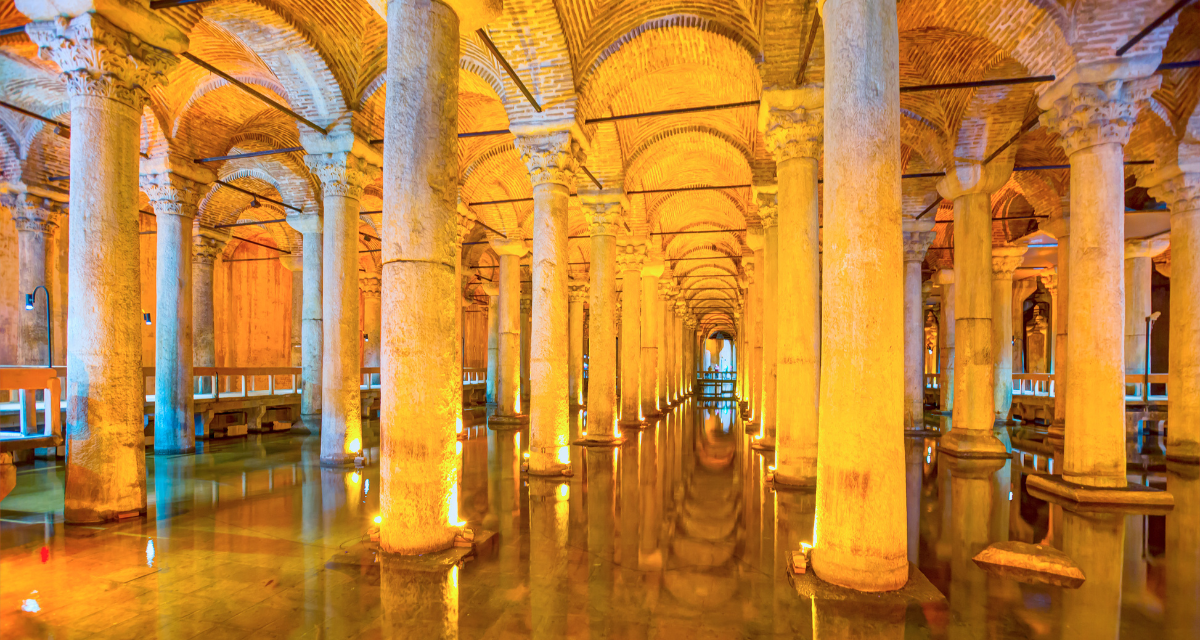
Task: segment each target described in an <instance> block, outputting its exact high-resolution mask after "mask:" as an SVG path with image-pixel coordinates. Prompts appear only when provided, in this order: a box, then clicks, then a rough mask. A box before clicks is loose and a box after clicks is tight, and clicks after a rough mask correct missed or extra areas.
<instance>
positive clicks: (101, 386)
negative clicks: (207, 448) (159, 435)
mask: <svg viewBox="0 0 1200 640" xmlns="http://www.w3.org/2000/svg"><path fill="white" fill-rule="evenodd" d="M18 9H19V10H20V11H21V12H22V13H24V14H25V15H26V16H28V17H29V19H30V20H31V21H32V22H30V23H29V24H27V25H25V33H26V34H27V35H28V36H29V39H30V40H32V41H33V42H34V43H35V44H36V45H37V46H38V54H39V55H40V56H41V57H43V58H45V59H48V60H50V61H52V62H54V63H56V64H57V65H58V66H59V68H60V69H61V70H62V78H63V80H64V81H65V82H66V85H67V95H68V96H69V98H70V108H71V134H72V135H71V178H72V180H71V183H72V184H74V185H75V188H74V189H72V190H71V201H70V211H71V213H72V214H73V217H74V219H73V220H72V221H71V224H70V227H69V229H70V231H69V233H70V238H69V240H68V242H69V246H70V252H71V256H70V282H71V288H70V291H69V292H68V296H69V298H68V305H67V307H68V308H69V309H70V314H69V315H68V317H67V336H68V337H67V340H68V345H67V346H68V351H67V360H66V362H67V388H66V392H65V394H64V395H65V397H66V398H68V402H67V426H66V437H67V446H68V450H69V451H70V455H69V456H68V457H67V480H66V491H65V496H64V513H65V516H66V521H67V522H69V523H87V522H102V521H106V520H115V519H116V518H117V517H118V516H119V515H121V514H126V513H130V512H140V513H145V511H146V455H145V450H144V448H143V443H144V437H143V433H142V413H143V405H144V403H145V400H146V399H145V395H144V394H145V390H144V388H143V382H142V355H141V353H142V341H141V328H140V326H139V325H140V323H141V317H140V313H139V309H140V308H141V305H140V304H139V302H138V296H139V291H140V289H141V287H140V285H139V281H138V278H139V275H138V259H139V256H138V222H137V216H136V215H133V212H134V211H136V210H137V201H138V146H139V144H140V142H141V135H140V131H141V116H142V107H143V106H144V105H145V103H146V101H147V99H148V93H147V91H148V90H149V89H150V88H152V87H153V86H154V85H156V84H158V83H160V82H162V81H164V80H165V76H166V72H167V69H169V68H170V67H171V66H172V65H173V64H174V63H175V62H176V59H175V57H174V55H172V54H175V53H179V52H182V51H184V50H185V49H187V46H188V40H187V37H186V36H184V34H183V33H181V32H180V31H179V30H178V29H177V28H176V27H175V26H174V25H172V24H170V23H168V22H166V21H164V20H162V19H161V18H159V17H158V16H156V15H155V14H153V13H152V12H145V13H140V12H139V13H138V14H137V15H136V18H135V16H134V13H135V12H134V11H132V10H129V9H126V8H123V7H120V6H119V7H113V8H110V10H109V11H108V12H107V15H108V17H102V16H100V15H99V14H98V13H84V14H82V15H79V16H77V17H63V16H61V15H60V8H59V7H58V6H57V5H55V4H53V3H44V2H33V1H29V0H22V1H21V2H20V3H19V4H18ZM110 20H116V21H117V22H118V23H120V24H130V25H136V27H137V28H138V33H136V34H134V33H129V32H127V31H125V30H124V29H122V28H121V27H118V26H116V24H115V23H114V22H111V21H110ZM81 398H86V402H83V401H79V400H78V399H81Z"/></svg>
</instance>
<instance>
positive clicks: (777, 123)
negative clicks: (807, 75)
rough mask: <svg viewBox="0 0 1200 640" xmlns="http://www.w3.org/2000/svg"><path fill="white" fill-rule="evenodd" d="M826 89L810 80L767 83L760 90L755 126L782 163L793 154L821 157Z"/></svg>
mask: <svg viewBox="0 0 1200 640" xmlns="http://www.w3.org/2000/svg"><path fill="white" fill-rule="evenodd" d="M824 96H825V89H824V86H823V85H820V84H811V85H805V86H803V87H795V88H788V89H783V88H778V87H770V88H768V89H766V90H765V91H763V96H762V102H760V103H759V110H758V130H759V131H762V132H763V139H764V141H765V142H766V145H767V150H768V151H770V152H771V154H772V155H774V157H775V162H777V163H782V162H784V161H786V160H792V159H794V158H813V159H818V158H820V157H821V146H822V144H823V142H824V134H825V110H824V99H825V98H824Z"/></svg>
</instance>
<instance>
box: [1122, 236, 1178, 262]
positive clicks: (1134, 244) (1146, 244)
mask: <svg viewBox="0 0 1200 640" xmlns="http://www.w3.org/2000/svg"><path fill="white" fill-rule="evenodd" d="M1169 246H1171V242H1170V239H1169V238H1168V237H1167V236H1162V237H1159V238H1141V239H1133V240H1126V241H1125V259H1126V260H1130V259H1133V258H1153V257H1155V256H1158V255H1160V254H1161V253H1162V252H1164V251H1166V250H1167V247H1169Z"/></svg>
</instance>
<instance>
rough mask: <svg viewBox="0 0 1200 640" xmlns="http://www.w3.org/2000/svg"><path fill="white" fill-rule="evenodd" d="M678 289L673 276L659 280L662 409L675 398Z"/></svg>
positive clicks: (659, 372) (659, 388) (659, 368)
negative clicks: (673, 333) (673, 376)
mask: <svg viewBox="0 0 1200 640" xmlns="http://www.w3.org/2000/svg"><path fill="white" fill-rule="evenodd" d="M677 291H678V287H676V286H675V280H674V278H673V277H666V278H663V279H661V280H659V281H658V301H659V304H660V305H662V306H661V310H662V311H661V314H660V316H659V318H660V319H661V320H662V323H661V326H660V327H659V330H658V407H659V410H661V411H666V410H667V408H669V407H670V406H671V404H672V403H673V402H674V398H675V383H674V380H672V377H671V369H672V366H671V364H672V363H673V362H675V340H674V337H673V336H672V335H671V333H672V332H673V331H674V330H675V296H676V293H677Z"/></svg>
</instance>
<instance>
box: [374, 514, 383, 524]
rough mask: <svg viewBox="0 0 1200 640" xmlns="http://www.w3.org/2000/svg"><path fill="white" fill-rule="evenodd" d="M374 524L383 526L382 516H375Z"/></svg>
mask: <svg viewBox="0 0 1200 640" xmlns="http://www.w3.org/2000/svg"><path fill="white" fill-rule="evenodd" d="M375 524H383V516H375Z"/></svg>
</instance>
